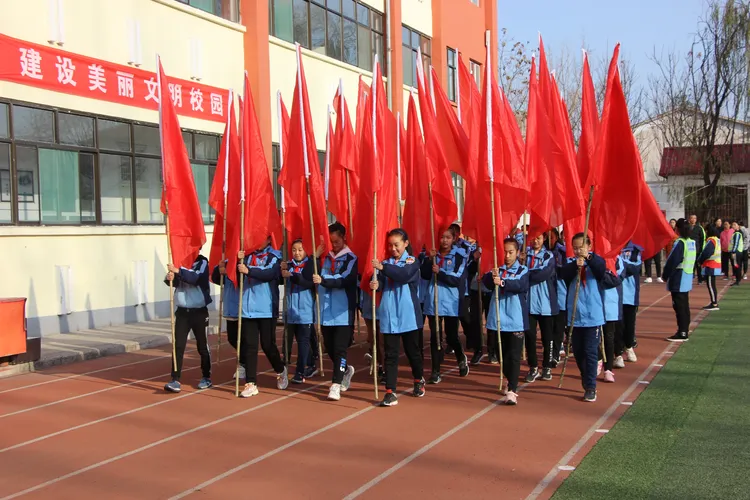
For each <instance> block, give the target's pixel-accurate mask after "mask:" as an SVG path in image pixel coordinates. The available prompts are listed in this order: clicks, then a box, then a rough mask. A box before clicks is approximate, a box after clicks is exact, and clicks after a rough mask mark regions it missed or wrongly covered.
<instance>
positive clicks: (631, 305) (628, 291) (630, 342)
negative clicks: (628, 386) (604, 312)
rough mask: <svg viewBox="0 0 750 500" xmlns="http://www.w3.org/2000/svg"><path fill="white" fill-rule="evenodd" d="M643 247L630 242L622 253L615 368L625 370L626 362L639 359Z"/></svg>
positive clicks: (633, 361)
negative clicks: (619, 314) (638, 334)
mask: <svg viewBox="0 0 750 500" xmlns="http://www.w3.org/2000/svg"><path fill="white" fill-rule="evenodd" d="M642 254H643V247H640V246H638V245H636V244H635V243H633V242H632V241H631V242H629V243H628V244H627V245H625V247H624V248H623V249H622V251H621V252H620V257H621V262H622V265H623V272H622V274H621V275H620V278H621V279H622V321H621V322H619V323H618V325H617V329H616V330H615V362H614V365H613V366H614V367H615V368H625V361H626V360H627V361H629V362H631V363H635V362H636V361H638V357H637V356H636V355H635V348H636V347H637V345H638V341H637V340H636V337H635V323H636V318H637V317H638V306H639V305H640V300H641V279H640V277H641V267H642V266H643V260H642Z"/></svg>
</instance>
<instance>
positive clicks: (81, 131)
mask: <svg viewBox="0 0 750 500" xmlns="http://www.w3.org/2000/svg"><path fill="white" fill-rule="evenodd" d="M57 121H58V126H59V128H60V130H59V132H60V144H68V145H70V146H86V147H89V148H93V147H94V119H93V118H89V117H86V116H78V115H69V114H67V113H58V114H57Z"/></svg>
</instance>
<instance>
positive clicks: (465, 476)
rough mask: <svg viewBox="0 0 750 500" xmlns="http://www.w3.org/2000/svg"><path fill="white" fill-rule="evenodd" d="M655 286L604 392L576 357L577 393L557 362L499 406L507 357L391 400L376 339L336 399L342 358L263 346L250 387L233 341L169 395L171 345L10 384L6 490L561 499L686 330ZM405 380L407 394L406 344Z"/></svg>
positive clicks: (5, 398) (193, 363) (699, 300)
mask: <svg viewBox="0 0 750 500" xmlns="http://www.w3.org/2000/svg"><path fill="white" fill-rule="evenodd" d="M641 294H642V299H641V300H642V306H641V310H640V313H639V317H638V323H637V324H638V330H637V335H638V343H639V347H638V352H637V353H638V357H639V359H638V362H637V363H634V364H633V363H627V366H626V368H625V369H622V370H616V371H615V376H616V377H617V382H616V383H615V384H606V385H605V384H604V383H603V382H600V384H599V394H598V401H597V402H596V403H593V404H586V403H583V402H581V401H580V398H581V396H582V391H581V389H580V377H579V376H578V370H577V367H576V366H575V363H574V360H572V359H571V361H570V363H569V364H568V369H567V372H566V376H565V385H564V387H563V389H557V383H558V380H559V372H560V369H559V368H558V369H556V370H554V371H553V373H554V375H555V378H554V380H553V381H552V382H542V381H537V382H535V383H533V384H531V385H529V386H524V387H523V388H522V389H521V391H520V394H519V405H518V406H517V407H506V406H500V405H497V404H496V403H497V400H498V399H499V397H500V395H499V393H498V392H497V383H498V367H497V365H489V364H486V363H482V365H481V366H479V367H472V369H471V373H470V375H469V376H468V377H467V378H463V379H462V378H459V377H458V375H457V373H456V370H454V371H453V372H452V373H450V374H449V375H448V376H446V377H444V379H443V382H442V383H441V384H440V385H438V386H427V395H426V396H425V397H424V398H423V399H415V398H412V397H411V396H408V395H401V397H400V398H399V405H398V406H397V407H395V408H379V407H376V406H375V405H374V404H373V398H374V394H373V390H372V377H371V376H369V375H368V370H367V366H366V365H365V363H364V358H363V355H364V353H365V348H364V346H362V345H358V346H357V347H353V348H352V349H351V350H350V355H349V357H350V361H351V363H352V364H353V365H354V366H355V368H356V369H357V374H356V375H355V377H354V381H353V383H352V387H351V389H350V390H349V392H347V393H342V399H341V401H339V402H337V403H333V402H328V401H326V400H325V397H326V395H327V393H328V385H329V378H328V377H329V376H330V363H329V364H328V365H327V366H326V375H327V377H326V379H322V378H320V377H316V378H314V379H313V380H312V381H308V383H306V384H305V385H303V386H295V385H293V384H290V386H289V389H287V390H286V391H278V390H276V389H275V377H274V375H273V373H271V372H270V370H269V368H270V366H269V365H268V362H267V361H266V360H265V358H264V356H263V355H262V354H261V355H260V356H259V371H262V372H263V373H262V374H261V375H259V387H260V390H261V394H260V395H259V396H256V397H254V398H251V399H236V398H235V397H234V379H233V378H232V376H233V373H234V367H235V364H234V363H235V362H234V359H233V358H232V355H233V351H232V349H231V347H229V346H228V345H226V344H225V345H224V346H223V347H222V358H223V361H222V362H221V363H219V364H218V365H216V364H215V365H214V373H213V377H212V378H213V380H214V384H216V385H217V387H215V388H213V389H211V390H209V391H204V392H200V393H199V392H197V391H195V390H194V389H193V388H192V387H193V386H195V384H196V383H197V381H198V379H199V378H200V370H199V369H198V368H197V367H198V361H199V360H198V357H197V353H196V352H195V351H194V350H192V351H188V352H187V353H186V360H185V370H186V371H185V372H184V374H183V392H182V393H181V394H179V395H173V394H166V393H164V392H163V391H162V386H163V384H164V383H165V381H167V379H168V372H169V368H170V359H169V355H170V349H169V347H165V348H163V349H152V350H147V351H140V352H136V353H129V354H123V355H118V356H114V357H108V358H100V359H97V360H93V361H87V362H82V363H78V364H75V365H70V366H66V367H60V368H57V369H52V370H48V371H43V372H37V373H32V374H27V375H21V376H18V377H13V378H10V379H4V380H0V429H2V432H0V470H2V471H3V474H2V475H0V492H1V493H0V495H7V496H4V497H3V498H5V499H10V498H19V497H23V498H29V499H34V498H55V499H68V498H70V499H72V498H75V499H100V498H107V499H119V498H123V499H125V498H127V499H132V498H140V499H152V498H153V499H166V498H185V497H187V498H269V497H275V498H321V499H331V498H363V499H364V498H372V499H375V498H383V497H386V496H389V497H392V498H433V499H441V498H445V499H450V500H455V499H456V498H549V497H550V496H551V494H552V493H553V492H554V490H555V488H556V487H557V486H558V485H559V484H560V482H561V481H562V480H563V479H564V477H565V475H566V474H568V472H566V471H565V470H564V469H566V468H569V467H573V466H575V465H576V464H577V463H579V462H580V460H581V458H582V457H583V456H584V455H585V454H586V453H587V451H588V450H589V449H590V448H591V446H593V444H594V443H595V442H596V440H597V439H598V438H599V437H600V436H601V435H603V433H602V431H606V430H607V429H609V428H611V427H612V425H613V423H614V421H615V420H616V419H617V418H619V416H620V415H622V413H623V412H624V411H626V410H627V408H628V403H632V402H633V401H634V400H635V399H636V398H637V396H638V394H639V393H640V391H642V390H643V388H645V387H646V384H645V383H643V382H648V381H649V380H650V379H651V378H652V377H653V376H654V374H655V373H656V372H657V371H658V369H659V367H660V365H662V364H664V363H665V362H666V361H667V360H668V359H669V356H670V355H671V353H672V352H673V351H674V349H676V348H677V346H676V345H674V344H671V343H668V342H665V341H664V337H665V336H667V335H668V334H671V333H673V332H674V328H675V319H674V314H673V312H672V308H671V300H670V298H669V295H668V294H667V292H666V291H665V289H664V286H663V285H661V284H652V285H644V286H643V287H642V292H641ZM691 303H692V304H691V305H692V307H693V310H694V313H693V316H694V318H695V317H696V315H697V314H698V310H699V308H700V307H701V306H703V305H705V303H707V293H706V290H705V288H704V287H698V288H697V290H695V291H694V292H693V293H692V294H691ZM362 330H363V333H362V336H363V337H364V328H363V329H362ZM279 338H280V335H279ZM357 340H360V339H357ZM362 340H364V338H363V339H362ZM225 342H226V341H225ZM279 345H281V344H280V343H279ZM428 351H429V350H428ZM215 352H216V351H215V349H214V350H213V354H215ZM427 354H428V356H427V359H428V358H429V352H428V353H427ZM448 358H449V359H450V358H451V357H448ZM425 366H429V361H427V360H426V363H425ZM453 368H455V365H454V364H453V363H452V362H450V361H449V362H448V363H446V364H445V365H444V370H445V371H447V370H449V369H453ZM525 370H526V367H525V366H522V374H523V375H525ZM426 375H428V373H426ZM399 378H400V382H401V384H400V389H403V390H408V389H409V388H410V383H409V381H410V379H411V375H410V371H409V369H408V367H407V365H406V361H405V359H404V358H403V356H402V364H401V371H400V373H399ZM380 396H381V397H382V390H381V391H380ZM597 431H599V432H597ZM560 467H562V469H560Z"/></svg>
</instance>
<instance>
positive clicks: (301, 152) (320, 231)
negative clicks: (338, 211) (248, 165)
mask: <svg viewBox="0 0 750 500" xmlns="http://www.w3.org/2000/svg"><path fill="white" fill-rule="evenodd" d="M279 184H281V185H282V186H283V187H284V189H286V190H287V191H288V192H289V196H290V198H291V199H292V200H294V203H295V204H296V205H297V206H298V207H299V209H300V217H301V218H302V226H303V231H302V232H303V234H302V241H303V245H304V247H305V248H306V249H308V251H309V252H312V251H313V250H315V248H317V247H318V245H320V244H323V245H324V247H325V249H326V251H328V248H329V246H330V243H329V240H328V214H327V211H326V201H325V194H324V187H323V180H322V179H321V176H320V164H319V163H318V152H317V150H316V148H315V133H314V130H313V124H312V115H311V113H310V100H309V98H308V95H307V81H306V80H305V69H304V67H303V66H302V54H301V48H300V46H299V45H297V83H296V84H295V87H294V99H293V101H292V116H291V123H290V128H289V140H288V144H287V151H286V157H285V158H284V170H283V171H282V172H281V173H280V174H279ZM308 186H309V195H308ZM313 229H314V231H315V238H316V239H317V240H318V241H313V240H312V231H313Z"/></svg>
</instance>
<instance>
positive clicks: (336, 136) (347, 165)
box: [326, 80, 359, 240]
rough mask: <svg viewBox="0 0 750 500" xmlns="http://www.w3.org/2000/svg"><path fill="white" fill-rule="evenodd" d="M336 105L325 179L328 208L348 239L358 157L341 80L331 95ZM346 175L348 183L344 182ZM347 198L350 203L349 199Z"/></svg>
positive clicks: (351, 237)
mask: <svg viewBox="0 0 750 500" xmlns="http://www.w3.org/2000/svg"><path fill="white" fill-rule="evenodd" d="M333 105H334V108H335V109H336V116H337V119H336V128H335V129H334V130H333V134H332V135H331V137H330V146H331V150H332V152H333V156H332V162H331V164H330V173H329V183H328V196H327V197H326V199H327V200H328V211H329V212H331V213H332V214H333V215H334V216H335V217H336V220H338V221H339V222H341V223H342V224H344V226H346V227H347V229H348V233H347V234H348V235H349V239H350V240H353V238H354V234H353V233H354V228H352V227H350V226H351V225H352V224H351V222H352V220H353V219H354V213H355V211H356V206H357V193H358V192H359V171H358V165H359V157H358V152H357V148H358V144H357V138H356V136H355V135H354V127H353V126H352V120H351V118H350V116H349V106H348V105H347V104H346V98H345V97H344V87H343V82H342V81H341V80H339V88H338V91H337V92H336V96H335V97H334V98H333ZM347 176H348V177H349V184H348V186H347ZM350 201H351V206H349V203H350Z"/></svg>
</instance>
